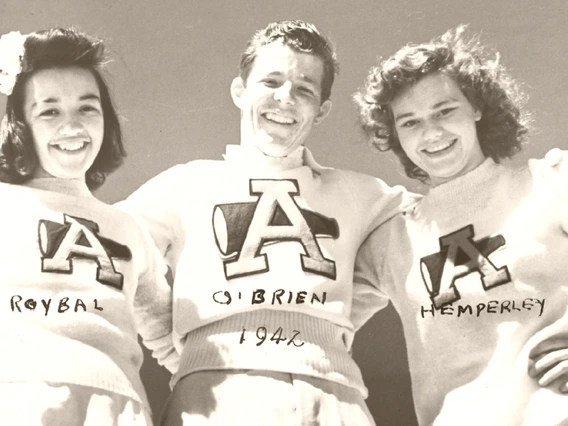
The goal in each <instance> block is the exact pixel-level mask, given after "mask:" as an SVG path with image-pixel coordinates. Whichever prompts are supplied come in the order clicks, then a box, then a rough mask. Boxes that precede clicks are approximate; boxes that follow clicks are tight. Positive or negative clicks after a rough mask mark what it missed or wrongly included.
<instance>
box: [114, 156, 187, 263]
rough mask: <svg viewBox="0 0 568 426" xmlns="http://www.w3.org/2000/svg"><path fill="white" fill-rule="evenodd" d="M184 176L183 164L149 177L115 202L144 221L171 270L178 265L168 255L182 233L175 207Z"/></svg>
mask: <svg viewBox="0 0 568 426" xmlns="http://www.w3.org/2000/svg"><path fill="white" fill-rule="evenodd" d="M182 175H183V165H178V166H174V167H172V168H171V169H169V170H166V171H165V172H162V173H160V174H159V175H157V176H155V177H154V178H152V179H150V180H149V181H148V182H146V183H145V184H144V185H142V186H141V187H140V188H139V189H138V190H136V191H135V192H133V193H132V194H131V195H130V196H129V197H128V198H127V199H126V200H124V201H121V202H119V203H117V204H116V206H117V207H118V208H120V209H123V210H125V211H127V212H129V213H131V214H132V215H133V216H136V217H137V218H138V219H141V220H142V223H143V225H144V227H145V228H146V229H147V230H148V231H150V235H151V236H152V239H153V240H154V244H155V245H156V247H157V248H158V250H159V252H160V254H161V255H162V257H163V258H164V259H165V260H166V262H167V264H168V266H170V268H172V270H174V268H175V264H174V261H173V260H172V259H171V257H170V256H169V255H170V254H171V253H170V252H171V249H172V246H173V245H174V243H175V241H176V238H177V236H179V235H181V234H182V232H181V231H180V228H181V225H180V219H179V216H178V215H177V214H176V209H175V206H176V199H177V198H178V196H179V191H180V190H181V188H182V187H183V186H182V181H183V176H182ZM174 272H175V270H174Z"/></svg>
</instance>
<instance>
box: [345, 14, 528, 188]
mask: <svg viewBox="0 0 568 426" xmlns="http://www.w3.org/2000/svg"><path fill="white" fill-rule="evenodd" d="M466 28H467V26H465V25H460V26H458V27H457V28H456V29H453V30H448V31H447V32H446V33H444V34H443V35H442V36H441V37H438V38H436V39H434V40H432V41H431V42H429V43H424V44H419V45H413V44H409V45H407V46H405V47H403V48H402V49H400V50H399V51H398V52H396V53H395V54H394V55H393V56H391V57H390V58H389V59H387V60H385V61H383V62H382V63H381V64H380V65H379V66H378V67H373V68H371V70H370V71H369V74H368V76H367V79H366V82H365V86H364V88H362V89H361V90H360V91H359V92H357V93H355V95H354V100H355V103H356V105H357V107H358V108H359V119H360V122H361V125H362V127H363V129H364V130H365V131H366V133H367V135H368V136H369V139H370V143H371V145H373V146H374V147H375V148H377V149H378V150H380V151H387V150H389V149H392V150H393V152H394V153H395V154H396V155H397V156H398V158H399V160H400V161H401V163H402V165H403V166H404V170H405V172H406V174H407V175H408V176H409V177H411V178H413V179H418V180H420V181H422V182H425V181H427V180H428V175H427V173H426V172H425V171H424V170H422V169H420V168H419V167H418V166H417V165H416V164H414V163H413V162H412V161H411V160H410V158H408V156H407V155H406V153H405V152H404V150H403V149H402V146H401V144H400V140H399V139H398V136H397V133H396V130H395V126H394V120H393V114H392V110H391V107H390V104H391V102H392V100H393V99H395V98H396V97H397V96H398V95H399V94H400V93H401V92H402V91H404V90H405V89H406V88H408V87H410V86H412V85H414V84H416V83H417V82H418V81H420V80H421V79H422V78H424V77H425V76H427V75H430V74H435V73H441V74H444V75H447V76H449V77H451V78H453V79H454V80H455V81H456V82H457V83H458V85H459V87H460V88H461V90H462V92H463V93H464V95H465V96H466V98H467V99H468V100H469V102H470V103H471V104H472V105H473V106H474V107H476V108H477V109H478V110H479V111H481V113H482V117H481V119H480V120H479V121H478V122H477V124H476V126H477V137H478V139H479V143H480V145H481V150H482V151H483V154H484V155H485V156H486V157H491V158H493V159H494V160H495V161H496V162H499V161H500V159H502V158H508V157H511V156H513V155H514V154H516V153H517V152H519V151H520V150H521V147H522V144H523V143H524V141H525V138H526V134H527V132H528V116H526V115H525V114H523V113H522V112H521V106H522V104H523V103H524V100H525V97H524V95H523V94H522V92H521V91H520V89H519V87H518V85H517V84H516V82H515V81H514V80H513V79H512V78H511V76H510V75H509V74H508V73H507V72H506V70H505V68H504V67H503V65H501V63H500V61H499V59H500V58H499V54H498V53H497V54H495V55H494V56H493V58H490V57H489V55H487V54H486V53H485V51H486V50H487V48H486V47H484V46H483V45H481V43H480V42H479V36H478V35H475V36H472V37H466V35H465V31H466Z"/></svg>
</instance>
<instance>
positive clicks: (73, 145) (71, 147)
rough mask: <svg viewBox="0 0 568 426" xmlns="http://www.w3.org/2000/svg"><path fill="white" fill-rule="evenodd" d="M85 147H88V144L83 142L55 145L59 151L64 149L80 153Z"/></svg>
mask: <svg viewBox="0 0 568 426" xmlns="http://www.w3.org/2000/svg"><path fill="white" fill-rule="evenodd" d="M85 145H87V143H86V142H82V141H77V142H66V143H62V144H55V146H57V147H58V148H59V149H62V150H63V151H78V150H80V149H81V148H83V147H84V146H85Z"/></svg>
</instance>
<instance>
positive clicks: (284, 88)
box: [274, 81, 294, 105]
mask: <svg viewBox="0 0 568 426" xmlns="http://www.w3.org/2000/svg"><path fill="white" fill-rule="evenodd" d="M274 99H275V100H276V101H278V102H282V103H284V104H287V105H294V99H293V96H292V82H291V81H286V82H284V84H282V85H281V86H280V87H278V88H277V89H276V91H275V92H274Z"/></svg>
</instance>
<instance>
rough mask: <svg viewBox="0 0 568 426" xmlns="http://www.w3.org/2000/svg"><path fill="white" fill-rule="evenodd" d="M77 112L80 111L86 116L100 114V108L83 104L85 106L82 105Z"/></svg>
mask: <svg viewBox="0 0 568 426" xmlns="http://www.w3.org/2000/svg"><path fill="white" fill-rule="evenodd" d="M79 111H81V112H82V113H86V114H89V113H100V112H101V108H100V106H99V105H91V104H85V105H82V106H81V107H80V108H79Z"/></svg>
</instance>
